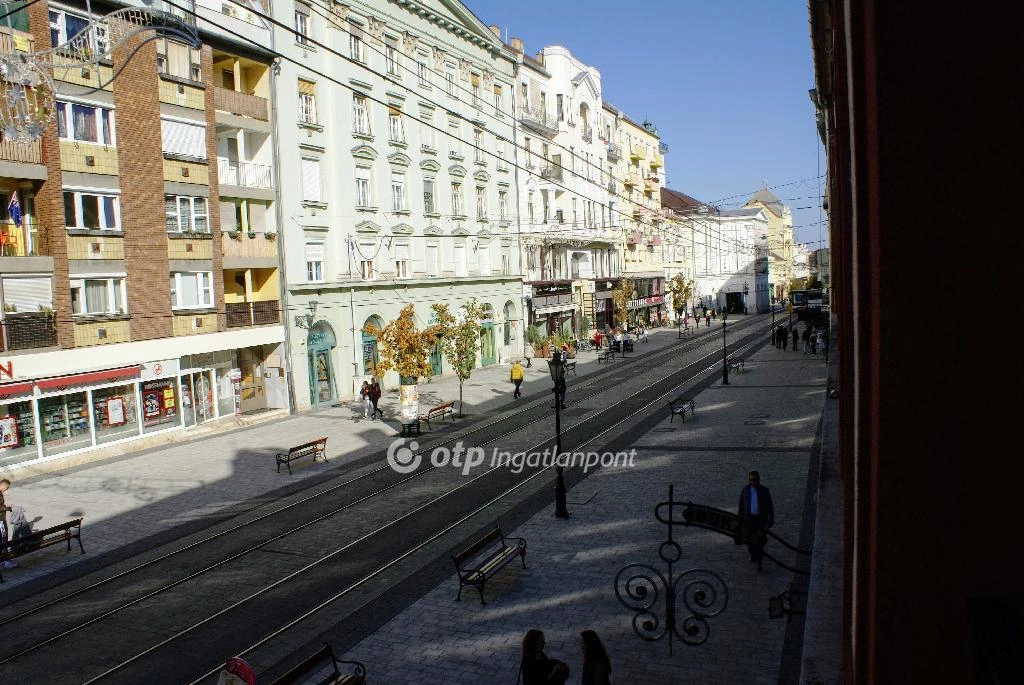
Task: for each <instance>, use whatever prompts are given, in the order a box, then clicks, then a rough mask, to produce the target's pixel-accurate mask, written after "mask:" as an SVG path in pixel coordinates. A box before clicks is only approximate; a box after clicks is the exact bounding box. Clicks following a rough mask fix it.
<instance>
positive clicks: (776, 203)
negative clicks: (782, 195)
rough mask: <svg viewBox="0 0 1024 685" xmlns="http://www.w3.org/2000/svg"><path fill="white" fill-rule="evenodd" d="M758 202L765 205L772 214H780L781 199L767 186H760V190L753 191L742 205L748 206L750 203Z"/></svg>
mask: <svg viewBox="0 0 1024 685" xmlns="http://www.w3.org/2000/svg"><path fill="white" fill-rule="evenodd" d="M754 202H760V203H761V204H762V205H764V206H765V207H767V208H768V209H769V210H770V211H771V213H772V214H774V215H776V216H782V201H781V200H779V198H777V197H775V195H774V194H773V193H772V191H770V190H768V188H761V190H759V191H757V192H756V193H754V194H753V195H752V196H751V198H750V199H749V200H747V204H746V205H744V206H750V204H751V203H754Z"/></svg>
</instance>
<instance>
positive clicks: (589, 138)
mask: <svg viewBox="0 0 1024 685" xmlns="http://www.w3.org/2000/svg"><path fill="white" fill-rule="evenodd" d="M582 133H583V142H585V143H592V142H594V127H593V126H588V125H587V124H584V125H583V131H582Z"/></svg>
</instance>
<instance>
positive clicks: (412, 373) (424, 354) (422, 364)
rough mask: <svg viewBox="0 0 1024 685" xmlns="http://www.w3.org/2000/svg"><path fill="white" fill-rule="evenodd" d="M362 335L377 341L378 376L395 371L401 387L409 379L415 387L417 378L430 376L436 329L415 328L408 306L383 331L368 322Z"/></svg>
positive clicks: (414, 321) (413, 311) (410, 307)
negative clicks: (370, 336) (401, 383)
mask: <svg viewBox="0 0 1024 685" xmlns="http://www.w3.org/2000/svg"><path fill="white" fill-rule="evenodd" d="M363 333H365V334H366V335H372V336H374V337H376V338H377V349H378V352H379V354H380V361H379V362H377V369H378V370H379V371H380V372H381V373H383V372H385V371H391V370H392V369H394V370H395V371H397V372H398V375H399V376H401V377H402V382H403V384H406V383H405V380H406V379H410V378H411V379H412V383H413V384H415V383H416V381H417V380H418V379H419V378H420V377H422V376H430V375H431V373H432V372H433V368H432V367H431V365H430V350H431V349H432V348H433V346H434V342H435V340H436V339H437V335H438V331H437V327H436V326H428V327H427V328H425V329H423V330H420V329H419V328H417V327H416V312H415V309H414V308H413V306H412V305H411V304H409V305H406V306H405V307H404V308H403V309H402V311H401V313H400V314H399V315H398V318H397V319H395V320H393V321H389V322H388V323H387V324H385V325H384V328H378V327H377V326H376V325H374V324H373V323H368V324H366V326H364V327H363Z"/></svg>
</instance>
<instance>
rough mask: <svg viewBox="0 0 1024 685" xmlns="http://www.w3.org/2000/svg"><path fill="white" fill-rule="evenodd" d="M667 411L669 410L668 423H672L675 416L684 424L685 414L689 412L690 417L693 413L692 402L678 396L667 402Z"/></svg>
mask: <svg viewBox="0 0 1024 685" xmlns="http://www.w3.org/2000/svg"><path fill="white" fill-rule="evenodd" d="M668 410H669V416H668V422H669V423H672V421H673V420H674V419H675V418H676V417H677V416H678V417H679V418H681V419H682V420H683V421H684V422H685V421H686V412H690V416H693V414H694V412H695V409H694V405H693V400H692V399H689V400H688V399H686V398H685V397H682V396H679V397H677V398H675V399H674V400H669V401H668Z"/></svg>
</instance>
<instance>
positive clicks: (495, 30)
mask: <svg viewBox="0 0 1024 685" xmlns="http://www.w3.org/2000/svg"><path fill="white" fill-rule="evenodd" d="M487 28H489V29H490V30H491V33H493V34H494V36H495V37H496V38H497V39H498V40H501V27H500V26H498V25H497V24H491V25H490V26H488V27H487Z"/></svg>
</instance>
